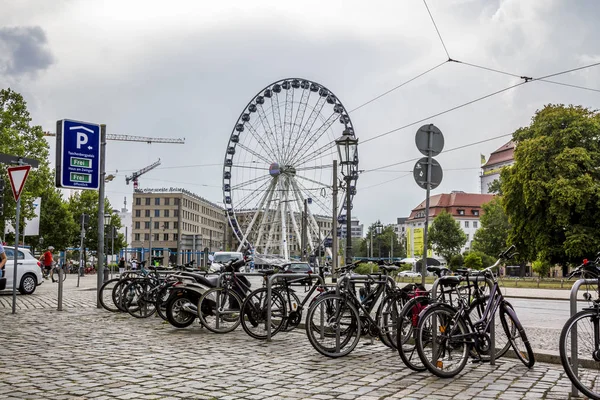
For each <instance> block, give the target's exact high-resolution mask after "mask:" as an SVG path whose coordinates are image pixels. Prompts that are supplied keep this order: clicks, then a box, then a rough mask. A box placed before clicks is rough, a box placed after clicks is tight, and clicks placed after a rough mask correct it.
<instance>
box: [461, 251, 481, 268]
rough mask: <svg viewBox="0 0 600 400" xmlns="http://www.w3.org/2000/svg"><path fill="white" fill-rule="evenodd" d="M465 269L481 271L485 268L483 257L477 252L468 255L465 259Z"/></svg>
mask: <svg viewBox="0 0 600 400" xmlns="http://www.w3.org/2000/svg"><path fill="white" fill-rule="evenodd" d="M465 267H467V268H470V269H481V268H482V267H483V260H482V259H481V256H480V255H479V254H477V253H475V252H471V253H469V254H467V255H466V257H465Z"/></svg>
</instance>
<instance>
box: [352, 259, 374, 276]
mask: <svg viewBox="0 0 600 400" xmlns="http://www.w3.org/2000/svg"><path fill="white" fill-rule="evenodd" d="M371 268H373V273H374V274H375V273H378V272H379V266H378V265H377V264H375V263H371V262H367V263H360V264H358V267H356V268H355V269H354V273H356V274H359V275H367V274H370V273H371Z"/></svg>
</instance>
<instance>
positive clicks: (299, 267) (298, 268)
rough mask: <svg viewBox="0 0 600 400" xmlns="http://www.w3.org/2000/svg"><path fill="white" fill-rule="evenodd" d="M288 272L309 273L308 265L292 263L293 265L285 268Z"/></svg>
mask: <svg viewBox="0 0 600 400" xmlns="http://www.w3.org/2000/svg"><path fill="white" fill-rule="evenodd" d="M287 269H289V270H292V271H310V270H311V268H310V265H308V264H306V263H294V264H290V266H289V267H288V268H287Z"/></svg>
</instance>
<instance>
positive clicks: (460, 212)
mask: <svg viewBox="0 0 600 400" xmlns="http://www.w3.org/2000/svg"><path fill="white" fill-rule="evenodd" d="M457 212H458V215H465V210H457Z"/></svg>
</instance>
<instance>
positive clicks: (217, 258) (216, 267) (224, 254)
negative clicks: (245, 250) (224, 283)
mask: <svg viewBox="0 0 600 400" xmlns="http://www.w3.org/2000/svg"><path fill="white" fill-rule="evenodd" d="M243 259H244V255H243V254H242V253H240V252H239V251H215V254H214V255H213V259H212V260H211V265H210V270H211V271H212V272H216V271H220V270H221V267H222V266H224V265H225V264H227V263H228V262H229V261H231V260H243ZM240 272H246V270H245V267H242V268H240Z"/></svg>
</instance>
